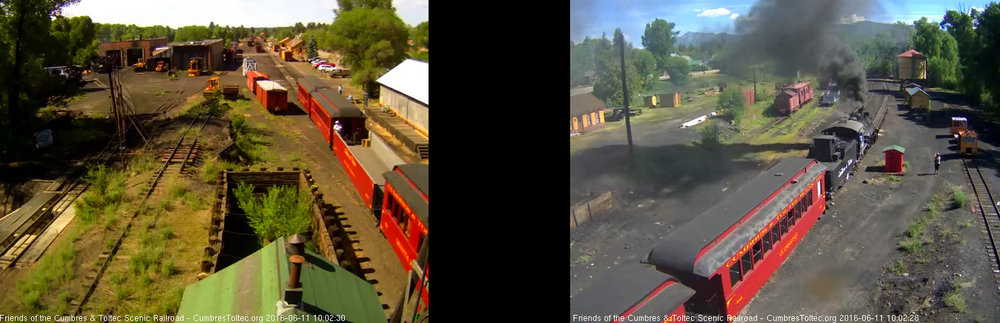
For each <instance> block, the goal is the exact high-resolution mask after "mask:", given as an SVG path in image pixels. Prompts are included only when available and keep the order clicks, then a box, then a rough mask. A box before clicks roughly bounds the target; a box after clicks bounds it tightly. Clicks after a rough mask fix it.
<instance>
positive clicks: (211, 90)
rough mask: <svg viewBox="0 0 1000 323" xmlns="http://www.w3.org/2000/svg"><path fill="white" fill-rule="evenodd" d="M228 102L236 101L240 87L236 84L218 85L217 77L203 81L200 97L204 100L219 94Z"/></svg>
mask: <svg viewBox="0 0 1000 323" xmlns="http://www.w3.org/2000/svg"><path fill="white" fill-rule="evenodd" d="M220 91H221V93H222V96H223V97H225V98H226V99H228V100H236V99H237V98H238V97H239V94H240V86H239V85H238V84H220V82H219V77H218V76H213V77H211V78H209V79H208V80H207V81H205V90H204V91H202V93H201V94H202V95H203V96H205V98H212V97H217V96H218V95H219V93H220Z"/></svg>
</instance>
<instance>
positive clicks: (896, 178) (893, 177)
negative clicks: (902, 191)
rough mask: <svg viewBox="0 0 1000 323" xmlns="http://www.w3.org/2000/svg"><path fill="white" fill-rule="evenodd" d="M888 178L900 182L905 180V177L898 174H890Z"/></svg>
mask: <svg viewBox="0 0 1000 323" xmlns="http://www.w3.org/2000/svg"><path fill="white" fill-rule="evenodd" d="M888 180H889V181H890V182H893V183H899V182H902V181H903V178H902V177H899V176H896V175H889V176H888Z"/></svg>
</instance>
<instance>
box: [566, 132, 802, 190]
mask: <svg viewBox="0 0 1000 323" xmlns="http://www.w3.org/2000/svg"><path fill="white" fill-rule="evenodd" d="M808 149H809V144H766V145H749V144H728V145H726V144H723V145H718V146H700V145H688V144H676V145H667V146H657V147H649V146H635V147H634V149H633V152H632V154H631V157H630V153H629V148H628V146H627V145H609V146H601V147H597V148H592V149H587V150H583V151H580V152H579V153H577V154H574V155H573V156H572V157H571V158H570V203H575V202H579V201H581V200H582V199H583V198H585V197H586V196H589V195H591V194H597V193H600V192H603V191H608V190H611V191H612V192H613V193H622V192H624V193H628V192H632V194H630V195H631V197H632V198H635V199H642V198H646V197H650V196H653V195H655V196H656V198H657V199H665V198H670V197H678V196H683V195H684V194H688V193H690V192H691V191H693V187H696V186H698V185H701V184H703V183H705V182H712V181H716V180H721V179H725V178H727V177H729V176H730V175H731V174H732V173H735V172H737V171H739V170H744V169H748V168H757V169H760V168H763V167H767V166H770V165H762V164H761V163H760V162H758V161H753V160H740V159H745V155H747V154H752V153H759V152H775V153H782V152H789V151H793V150H808ZM624 193H622V194H624Z"/></svg>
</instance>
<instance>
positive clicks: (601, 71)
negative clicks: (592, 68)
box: [593, 29, 643, 107]
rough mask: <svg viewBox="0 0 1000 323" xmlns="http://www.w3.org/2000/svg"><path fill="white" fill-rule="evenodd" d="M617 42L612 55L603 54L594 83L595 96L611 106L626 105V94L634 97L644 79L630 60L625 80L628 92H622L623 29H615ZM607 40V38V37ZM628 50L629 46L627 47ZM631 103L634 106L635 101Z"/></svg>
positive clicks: (626, 68)
mask: <svg viewBox="0 0 1000 323" xmlns="http://www.w3.org/2000/svg"><path fill="white" fill-rule="evenodd" d="M615 35H616V37H615V43H614V44H613V45H612V46H613V52H612V53H610V55H607V56H603V57H601V58H599V61H601V62H602V63H601V64H599V67H598V69H597V82H596V83H594V92H593V93H594V96H596V97H597V98H599V99H601V100H603V101H604V104H607V105H608V106H611V107H622V106H624V105H625V101H624V98H625V95H628V97H629V98H630V99H631V98H634V97H635V96H636V94H637V93H639V92H640V91H641V90H642V84H643V80H642V77H641V76H640V75H639V72H638V71H637V70H636V68H635V65H633V64H629V63H628V60H626V63H625V81H626V84H627V87H628V93H627V94H626V93H623V92H622V78H621V77H622V71H621V57H620V56H619V55H621V52H620V49H619V48H620V47H619V43H621V42H623V41H624V36H621V37H619V35H622V34H621V29H615ZM605 40H606V39H605ZM625 50H626V51H628V50H629V48H627V47H626V48H625ZM629 105H632V106H634V105H635V102H630V104H629Z"/></svg>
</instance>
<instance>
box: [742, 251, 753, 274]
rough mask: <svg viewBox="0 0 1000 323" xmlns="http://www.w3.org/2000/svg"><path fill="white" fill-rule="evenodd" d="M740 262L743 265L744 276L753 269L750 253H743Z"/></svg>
mask: <svg viewBox="0 0 1000 323" xmlns="http://www.w3.org/2000/svg"><path fill="white" fill-rule="evenodd" d="M740 263H741V264H742V265H743V276H746V275H747V273H749V272H750V271H751V270H753V260H751V259H750V253H749V252H748V253H745V254H743V258H741V259H740Z"/></svg>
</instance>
